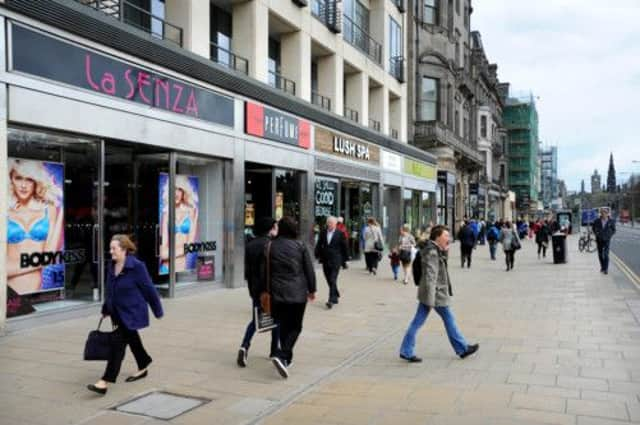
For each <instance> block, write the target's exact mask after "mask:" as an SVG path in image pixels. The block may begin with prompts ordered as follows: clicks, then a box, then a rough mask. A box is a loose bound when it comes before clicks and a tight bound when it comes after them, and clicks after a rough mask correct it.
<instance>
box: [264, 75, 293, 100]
mask: <svg viewBox="0 0 640 425" xmlns="http://www.w3.org/2000/svg"><path fill="white" fill-rule="evenodd" d="M269 85H270V86H271V87H275V88H277V89H280V90H282V91H283V92H285V93H290V94H292V95H294V96H295V94H296V83H295V81H293V80H290V79H288V78H287V77H285V76H283V75H280V74H278V73H277V72H273V71H269Z"/></svg>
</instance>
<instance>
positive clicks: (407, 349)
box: [400, 225, 479, 363]
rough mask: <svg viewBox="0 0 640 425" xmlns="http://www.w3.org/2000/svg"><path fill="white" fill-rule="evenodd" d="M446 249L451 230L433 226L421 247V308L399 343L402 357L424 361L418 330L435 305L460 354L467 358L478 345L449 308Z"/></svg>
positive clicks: (449, 292) (451, 340)
mask: <svg viewBox="0 0 640 425" xmlns="http://www.w3.org/2000/svg"><path fill="white" fill-rule="evenodd" d="M447 251H449V231H448V230H447V228H446V227H445V226H442V225H438V226H435V227H434V228H433V229H432V230H431V235H430V236H429V241H428V242H427V243H426V245H425V246H424V248H422V250H421V251H420V261H421V266H422V267H421V271H422V273H421V277H420V284H419V286H418V301H419V303H418V310H417V311H416V315H415V317H414V318H413V320H412V321H411V324H410V325H409V329H407V333H406V334H405V336H404V339H403V340H402V346H401V347H400V358H402V359H404V360H406V361H408V362H410V363H419V362H421V361H422V359H421V358H420V357H418V356H416V355H415V353H414V350H415V346H416V333H417V332H418V330H419V329H420V328H421V327H422V325H424V322H425V321H426V320H427V316H428V314H429V311H430V310H431V309H432V308H433V309H435V310H436V313H438V314H439V315H440V317H441V318H442V321H443V322H444V327H445V329H446V330H447V336H448V337H449V342H450V343H451V345H452V346H453V350H454V351H455V353H456V354H457V355H458V356H460V358H463V359H464V358H465V357H467V356H469V355H471V354H473V353H475V352H476V351H478V348H479V345H478V344H471V345H469V344H467V341H466V340H465V339H464V336H462V333H461V332H460V330H459V329H458V326H457V325H456V321H455V318H454V317H453V313H452V311H451V309H450V308H449V304H450V303H451V297H452V296H453V291H452V289H451V281H450V280H449V272H448V270H447Z"/></svg>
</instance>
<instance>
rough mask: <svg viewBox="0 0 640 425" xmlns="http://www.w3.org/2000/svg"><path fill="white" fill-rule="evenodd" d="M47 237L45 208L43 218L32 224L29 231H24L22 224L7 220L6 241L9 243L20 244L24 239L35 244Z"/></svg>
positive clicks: (46, 212) (47, 214)
mask: <svg viewBox="0 0 640 425" xmlns="http://www.w3.org/2000/svg"><path fill="white" fill-rule="evenodd" d="M48 236H49V210H48V209H47V208H45V210H44V217H42V218H41V219H40V220H38V221H36V222H35V223H33V225H32V226H31V228H30V229H29V231H26V230H25V229H24V227H22V224H20V223H19V222H17V221H14V220H11V219H9V224H8V226H7V240H8V242H9V243H20V242H22V241H24V240H25V239H31V240H32V241H35V242H43V241H46V240H47V237H48Z"/></svg>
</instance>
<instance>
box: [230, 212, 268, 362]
mask: <svg viewBox="0 0 640 425" xmlns="http://www.w3.org/2000/svg"><path fill="white" fill-rule="evenodd" d="M254 232H255V235H256V238H255V239H253V240H252V241H251V242H249V243H248V244H247V246H246V248H245V254H244V278H245V280H246V281H247V286H248V288H249V296H250V297H251V300H252V304H253V307H252V312H251V314H252V315H253V309H255V308H256V307H260V293H261V292H262V290H263V288H264V278H265V277H264V274H263V273H262V264H263V262H264V252H265V247H266V246H267V242H269V241H270V240H271V238H274V237H276V236H277V235H278V223H277V222H276V221H275V220H274V219H273V218H271V217H263V218H260V219H258V220H257V222H256V225H255V228H254ZM255 332H256V325H255V322H254V320H253V319H252V320H251V321H250V322H249V324H248V325H247V330H246V331H245V333H244V338H243V339H242V344H241V345H240V349H239V350H238V357H237V359H236V362H237V363H238V366H240V367H246V366H247V357H248V354H249V346H250V345H251V338H253V335H254V334H255ZM277 350H278V328H274V329H273V330H272V331H271V354H270V355H269V357H273V356H274V354H275V353H276V351H277Z"/></svg>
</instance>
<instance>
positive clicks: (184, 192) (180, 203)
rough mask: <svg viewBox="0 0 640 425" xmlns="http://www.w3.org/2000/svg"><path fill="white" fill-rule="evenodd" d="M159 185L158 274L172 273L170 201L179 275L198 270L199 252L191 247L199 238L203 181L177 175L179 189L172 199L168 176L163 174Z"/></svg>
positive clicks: (177, 188) (177, 187)
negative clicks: (200, 191) (170, 269)
mask: <svg viewBox="0 0 640 425" xmlns="http://www.w3.org/2000/svg"><path fill="white" fill-rule="evenodd" d="M158 184H159V188H160V190H159V191H158V193H159V194H160V199H159V200H158V204H159V208H158V211H159V214H160V217H159V220H160V229H161V231H162V235H161V240H160V263H159V265H158V267H159V269H158V273H159V274H161V275H166V274H169V208H170V200H171V199H172V200H173V202H174V208H175V221H176V224H175V227H174V229H173V230H174V232H175V235H176V236H175V238H176V255H175V257H176V272H178V273H179V272H183V271H195V270H196V261H197V259H198V252H197V250H195V251H194V250H192V249H190V247H191V246H192V244H193V243H195V242H196V241H197V240H198V239H199V238H198V215H199V213H200V197H199V189H200V182H199V180H198V177H196V176H188V175H184V174H177V175H176V189H175V194H174V196H172V197H171V196H169V175H168V174H167V173H160V175H159V179H158Z"/></svg>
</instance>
